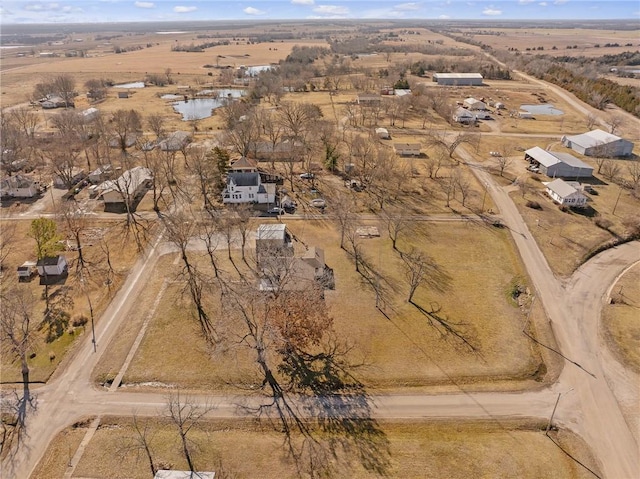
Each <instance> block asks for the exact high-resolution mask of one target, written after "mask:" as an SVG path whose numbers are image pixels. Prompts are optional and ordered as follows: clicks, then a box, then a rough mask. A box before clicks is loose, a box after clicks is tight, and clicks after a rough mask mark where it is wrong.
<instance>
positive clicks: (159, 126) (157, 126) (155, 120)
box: [147, 113, 166, 140]
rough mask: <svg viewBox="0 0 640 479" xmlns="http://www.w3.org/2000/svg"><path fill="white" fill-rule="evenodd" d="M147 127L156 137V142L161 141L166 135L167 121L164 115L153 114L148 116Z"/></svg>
mask: <svg viewBox="0 0 640 479" xmlns="http://www.w3.org/2000/svg"><path fill="white" fill-rule="evenodd" d="M147 126H148V127H149V129H150V130H151V131H152V132H153V134H154V135H156V140H161V139H162V138H164V137H165V134H166V119H165V117H164V116H163V115H159V114H157V113H153V114H151V115H149V116H147Z"/></svg>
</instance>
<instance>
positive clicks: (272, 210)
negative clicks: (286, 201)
mask: <svg viewBox="0 0 640 479" xmlns="http://www.w3.org/2000/svg"><path fill="white" fill-rule="evenodd" d="M267 213H269V214H270V215H283V214H284V209H283V208H280V207H278V206H276V207H274V208H269V209H268V210H267Z"/></svg>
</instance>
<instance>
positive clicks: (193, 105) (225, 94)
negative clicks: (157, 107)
mask: <svg viewBox="0 0 640 479" xmlns="http://www.w3.org/2000/svg"><path fill="white" fill-rule="evenodd" d="M244 94H245V91H244V90H218V96H217V97H216V98H195V99H190V100H187V101H177V102H175V103H173V104H172V105H173V109H174V110H175V111H177V112H178V113H180V114H181V115H182V120H183V121H188V120H202V119H203V118H209V117H210V116H211V115H212V114H213V113H212V110H215V109H216V108H220V107H221V106H222V105H224V101H225V99H226V98H241V97H242V96H244Z"/></svg>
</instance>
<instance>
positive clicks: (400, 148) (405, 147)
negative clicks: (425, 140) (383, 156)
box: [393, 143, 421, 156]
mask: <svg viewBox="0 0 640 479" xmlns="http://www.w3.org/2000/svg"><path fill="white" fill-rule="evenodd" d="M393 148H394V149H395V151H396V153H397V154H398V155H400V156H420V154H421V153H420V148H421V146H420V143H394V145H393Z"/></svg>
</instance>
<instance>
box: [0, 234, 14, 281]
mask: <svg viewBox="0 0 640 479" xmlns="http://www.w3.org/2000/svg"><path fill="white" fill-rule="evenodd" d="M16 239H17V237H16V224H15V223H13V222H5V223H4V224H3V225H2V228H0V271H2V270H3V269H4V268H5V266H6V265H5V262H6V260H7V258H8V257H9V255H10V254H11V252H12V251H13V249H14V248H15V246H16Z"/></svg>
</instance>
